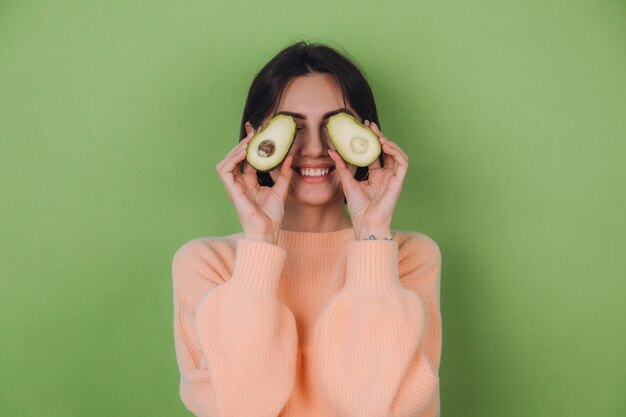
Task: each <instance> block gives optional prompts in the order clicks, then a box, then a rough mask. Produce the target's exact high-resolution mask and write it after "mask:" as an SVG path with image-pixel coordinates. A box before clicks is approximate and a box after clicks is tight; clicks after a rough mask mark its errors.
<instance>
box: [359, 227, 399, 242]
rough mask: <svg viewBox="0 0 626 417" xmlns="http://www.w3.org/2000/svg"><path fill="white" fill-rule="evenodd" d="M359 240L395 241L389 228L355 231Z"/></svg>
mask: <svg viewBox="0 0 626 417" xmlns="http://www.w3.org/2000/svg"><path fill="white" fill-rule="evenodd" d="M355 237H356V239H357V240H369V239H372V240H393V235H392V234H391V229H390V228H389V227H380V228H378V227H377V228H363V229H358V230H355Z"/></svg>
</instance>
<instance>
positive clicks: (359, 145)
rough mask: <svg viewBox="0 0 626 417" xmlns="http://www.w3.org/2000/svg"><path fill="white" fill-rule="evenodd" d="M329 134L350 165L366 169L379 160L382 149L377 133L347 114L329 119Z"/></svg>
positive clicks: (335, 115) (341, 113)
mask: <svg viewBox="0 0 626 417" xmlns="http://www.w3.org/2000/svg"><path fill="white" fill-rule="evenodd" d="M327 128H328V134H329V135H330V140H331V141H332V142H333V145H334V146H335V149H336V150H337V152H339V155H341V157H342V158H343V159H344V160H345V161H346V162H348V163H349V164H352V165H355V166H358V167H366V166H368V165H370V164H371V163H372V162H374V161H375V160H376V158H378V156H379V155H380V151H381V147H380V140H379V139H378V136H376V133H374V131H373V130H372V129H370V128H369V127H367V126H365V125H364V124H362V123H360V122H359V121H358V120H357V119H356V118H354V116H351V115H349V114H348V113H345V112H340V113H337V114H334V115H332V116H330V117H329V118H328V124H327Z"/></svg>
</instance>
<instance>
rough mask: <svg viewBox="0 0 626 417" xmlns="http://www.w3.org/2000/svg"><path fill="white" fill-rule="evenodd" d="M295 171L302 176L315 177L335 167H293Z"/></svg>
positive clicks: (323, 174) (331, 170)
mask: <svg viewBox="0 0 626 417" xmlns="http://www.w3.org/2000/svg"><path fill="white" fill-rule="evenodd" d="M294 169H295V171H296V172H297V173H298V174H300V175H301V176H303V177H307V178H316V177H324V176H326V175H328V174H330V173H331V172H333V171H334V170H335V167H326V168H297V167H296V168H294Z"/></svg>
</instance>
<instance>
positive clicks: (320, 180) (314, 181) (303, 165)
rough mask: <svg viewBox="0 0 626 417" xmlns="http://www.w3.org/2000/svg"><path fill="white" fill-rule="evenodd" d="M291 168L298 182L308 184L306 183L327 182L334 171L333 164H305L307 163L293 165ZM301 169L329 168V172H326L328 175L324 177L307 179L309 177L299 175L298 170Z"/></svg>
mask: <svg viewBox="0 0 626 417" xmlns="http://www.w3.org/2000/svg"><path fill="white" fill-rule="evenodd" d="M292 168H293V170H294V171H295V172H296V177H297V178H298V179H299V180H300V181H303V182H308V183H319V182H325V181H328V179H329V178H330V175H331V174H332V172H333V171H334V170H335V165H333V164H307V163H305V164H298V165H293V166H292ZM302 168H315V169H326V168H329V169H330V170H329V171H328V174H326V175H321V176H317V177H309V176H305V175H302V174H301V173H300V170H301V169H302Z"/></svg>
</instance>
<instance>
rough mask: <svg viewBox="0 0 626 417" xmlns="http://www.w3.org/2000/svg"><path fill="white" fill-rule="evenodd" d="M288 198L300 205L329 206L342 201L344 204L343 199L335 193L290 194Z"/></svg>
mask: <svg viewBox="0 0 626 417" xmlns="http://www.w3.org/2000/svg"><path fill="white" fill-rule="evenodd" d="M288 198H289V199H290V200H291V201H292V202H294V203H296V204H299V205H309V206H322V205H327V204H333V203H334V202H336V201H341V203H342V204H343V197H342V196H338V195H336V194H334V193H328V192H322V191H320V192H308V193H302V194H300V193H293V194H289V196H288Z"/></svg>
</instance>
